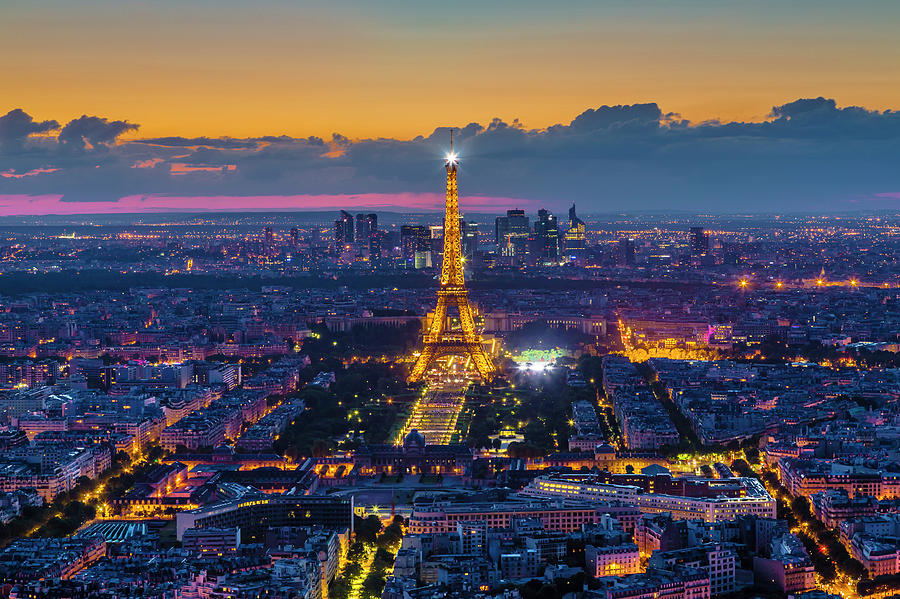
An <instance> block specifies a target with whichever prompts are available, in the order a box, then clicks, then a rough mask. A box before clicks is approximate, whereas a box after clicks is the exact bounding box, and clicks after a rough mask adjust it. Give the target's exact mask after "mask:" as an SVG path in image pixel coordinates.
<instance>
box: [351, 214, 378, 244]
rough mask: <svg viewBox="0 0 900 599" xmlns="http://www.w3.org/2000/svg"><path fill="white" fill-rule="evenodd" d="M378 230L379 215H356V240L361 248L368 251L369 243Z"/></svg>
mask: <svg viewBox="0 0 900 599" xmlns="http://www.w3.org/2000/svg"><path fill="white" fill-rule="evenodd" d="M377 230H378V215H377V214H362V213H360V214H357V215H356V232H355V233H354V240H355V241H356V243H358V244H359V245H360V246H362V247H365V248H366V249H368V246H369V242H370V241H371V240H372V236H373V235H374V234H375V231H377Z"/></svg>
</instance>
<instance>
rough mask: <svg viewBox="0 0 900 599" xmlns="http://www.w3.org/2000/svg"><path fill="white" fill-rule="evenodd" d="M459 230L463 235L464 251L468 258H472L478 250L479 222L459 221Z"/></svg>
mask: <svg viewBox="0 0 900 599" xmlns="http://www.w3.org/2000/svg"><path fill="white" fill-rule="evenodd" d="M459 231H460V234H461V235H462V251H463V256H464V257H465V259H466V260H471V259H472V256H473V255H474V254H475V252H477V251H478V223H473V222H466V221H464V220H460V221H459Z"/></svg>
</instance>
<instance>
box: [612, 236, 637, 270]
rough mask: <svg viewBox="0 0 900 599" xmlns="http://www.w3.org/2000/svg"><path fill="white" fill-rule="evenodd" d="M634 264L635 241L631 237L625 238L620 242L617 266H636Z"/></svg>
mask: <svg viewBox="0 0 900 599" xmlns="http://www.w3.org/2000/svg"><path fill="white" fill-rule="evenodd" d="M634 263H635V257H634V239H632V238H630V237H623V238H622V239H620V240H619V247H618V252H617V255H616V265H617V266H622V267H626V266H634Z"/></svg>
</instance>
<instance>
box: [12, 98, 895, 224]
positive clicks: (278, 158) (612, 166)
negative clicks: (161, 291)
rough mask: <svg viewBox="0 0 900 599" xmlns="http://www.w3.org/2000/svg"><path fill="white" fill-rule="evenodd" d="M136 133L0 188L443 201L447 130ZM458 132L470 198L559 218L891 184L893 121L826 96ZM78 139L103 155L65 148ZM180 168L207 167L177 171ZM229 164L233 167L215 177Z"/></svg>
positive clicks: (112, 127)
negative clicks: (767, 106)
mask: <svg viewBox="0 0 900 599" xmlns="http://www.w3.org/2000/svg"><path fill="white" fill-rule="evenodd" d="M133 127H135V126H134V125H130V124H129V123H127V122H124V121H112V122H110V121H107V120H106V119H100V118H97V117H82V118H81V119H76V120H75V121H72V122H71V123H69V124H68V125H66V127H65V128H64V129H63V131H62V132H61V133H60V135H59V140H60V143H59V144H57V143H56V142H55V141H54V140H53V139H52V138H40V139H34V140H31V141H29V146H30V149H29V150H28V151H25V150H22V151H20V152H15V153H12V154H10V153H7V154H6V156H5V160H4V162H5V163H6V164H10V167H9V168H15V169H16V172H27V171H30V170H32V169H37V168H57V169H59V170H58V171H55V172H52V173H46V174H39V175H37V176H33V177H24V178H19V179H16V178H7V179H2V178H0V194H2V193H31V194H37V193H63V194H65V196H66V199H70V200H72V201H79V200H86V199H109V200H115V199H116V198H117V197H121V196H125V195H132V194H168V195H179V196H202V195H236V194H237V195H286V194H360V193H401V192H437V193H440V191H441V190H442V182H441V178H442V165H443V156H444V153H445V152H446V150H447V148H448V145H449V137H450V133H449V130H450V128H451V126H441V127H437V128H435V129H434V130H433V131H432V132H431V133H430V134H428V135H427V136H419V137H416V138H414V139H412V140H398V139H389V138H379V139H365V140H353V139H350V138H348V137H346V136H344V135H341V134H338V133H335V134H334V135H333V136H332V137H331V139H329V140H323V139H321V138H317V137H310V138H293V137H288V136H265V137H255V138H248V139H232V138H221V139H215V138H205V137H200V138H181V137H172V138H155V139H148V140H138V141H130V142H118V143H116V140H117V138H118V136H119V135H121V133H122V132H123V131H126V130H128V129H131V128H133ZM452 128H453V129H454V142H455V144H456V149H457V150H458V151H459V153H460V155H461V160H462V162H461V171H460V173H461V174H460V177H461V179H460V185H461V190H462V193H463V194H466V195H485V196H497V197H516V198H523V199H531V200H537V201H540V202H542V203H545V204H546V205H547V206H548V207H549V208H551V209H557V210H558V209H561V208H563V207H565V206H566V205H567V204H568V203H569V202H571V201H577V202H578V203H579V206H583V207H584V210H585V211H586V212H591V211H598V212H599V211H623V210H634V209H677V210H703V211H719V212H735V211H748V210H749V211H765V210H775V211H785V210H804V209H811V210H817V211H821V210H840V209H845V208H854V207H858V206H859V205H860V204H858V203H855V202H857V200H859V199H860V198H871V197H875V196H877V195H878V194H884V193H893V192H898V191H900V174H898V172H900V169H897V167H896V165H897V164H898V162H900V113H897V112H895V111H890V110H888V111H874V110H867V109H865V108H861V107H855V106H847V107H839V106H838V105H837V103H836V102H835V101H834V100H829V99H826V98H810V99H800V100H796V101H793V102H788V103H785V104H781V105H778V106H775V107H774V108H773V109H772V111H771V115H770V117H769V119H768V120H766V121H763V122H719V121H707V122H703V123H689V122H687V121H686V120H684V119H682V118H681V117H680V116H679V115H678V114H677V113H673V112H666V111H664V110H663V109H661V108H660V107H659V106H658V105H656V104H654V103H647V104H634V105H619V106H599V107H595V108H591V109H588V110H585V111H584V112H582V113H581V114H579V115H578V116H576V117H575V118H574V119H572V120H571V122H569V123H562V124H558V125H553V126H551V127H548V128H546V129H540V130H538V129H528V128H527V127H526V126H525V125H524V124H523V123H520V122H518V121H515V120H514V121H512V122H508V121H505V120H502V119H494V120H492V121H491V122H489V123H486V124H484V125H482V124H479V123H469V124H467V125H465V126H463V127H452ZM18 139H22V138H21V134H20V136H19V138H18ZM38 142H40V145H38ZM87 144H90V145H91V146H92V147H98V146H100V147H102V148H104V149H105V150H106V151H104V152H101V153H97V152H67V151H65V148H66V147H67V146H68V147H76V148H82V147H85V146H86V145H87ZM184 164H187V165H189V166H194V167H198V166H202V167H210V168H206V169H203V170H197V171H195V172H190V173H189V174H187V175H185V173H184V169H183V167H181V166H179V165H184ZM225 165H234V166H233V167H231V166H228V168H227V169H218V170H217V167H223V166H225ZM179 168H181V169H182V171H181V172H180V173H179V172H178V169H179ZM497 208H498V210H501V209H505V208H506V207H505V206H498V207H497Z"/></svg>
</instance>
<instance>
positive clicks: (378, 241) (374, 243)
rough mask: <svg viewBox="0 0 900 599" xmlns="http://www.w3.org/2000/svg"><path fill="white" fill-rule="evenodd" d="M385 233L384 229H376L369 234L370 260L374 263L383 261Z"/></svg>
mask: <svg viewBox="0 0 900 599" xmlns="http://www.w3.org/2000/svg"><path fill="white" fill-rule="evenodd" d="M384 240H385V235H384V232H383V231H379V230H378V229H375V230H373V231H372V234H371V235H370V236H369V260H370V261H371V262H372V263H373V264H379V263H380V262H381V250H382V247H383V245H384Z"/></svg>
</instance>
